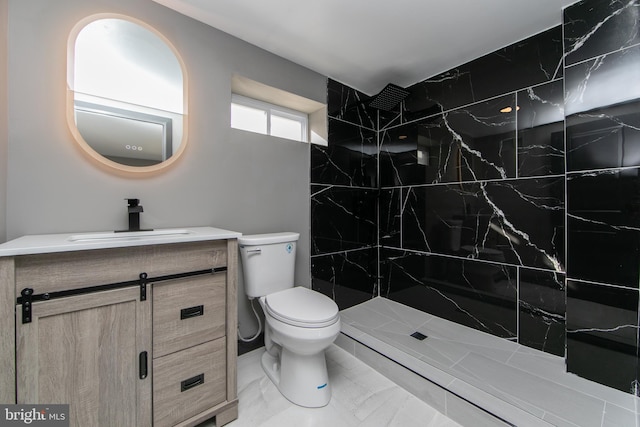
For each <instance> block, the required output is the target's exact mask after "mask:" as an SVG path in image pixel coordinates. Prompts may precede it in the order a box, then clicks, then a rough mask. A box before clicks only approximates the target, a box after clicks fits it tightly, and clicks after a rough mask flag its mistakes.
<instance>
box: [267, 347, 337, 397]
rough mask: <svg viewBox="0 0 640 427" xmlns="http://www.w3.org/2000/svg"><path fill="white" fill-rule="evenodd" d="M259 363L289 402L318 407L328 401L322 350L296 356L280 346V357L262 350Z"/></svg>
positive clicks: (324, 361) (327, 380)
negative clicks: (316, 352)
mask: <svg viewBox="0 0 640 427" xmlns="http://www.w3.org/2000/svg"><path fill="white" fill-rule="evenodd" d="M261 364H262V369H264V372H265V373H266V374H267V376H268V377H269V379H270V380H271V381H272V382H273V383H274V384H275V385H276V387H277V388H278V390H280V393H282V395H283V396H284V397H286V398H287V399H288V400H289V401H291V402H292V403H295V404H296V405H299V406H304V407H307V408H320V407H323V406H326V405H327V404H328V403H329V401H330V400H331V386H330V384H329V375H328V373H327V362H326V360H325V356H324V351H321V352H320V353H318V354H313V355H299V354H295V353H293V352H291V351H289V350H287V349H285V348H282V350H281V352H280V360H278V358H277V357H275V356H272V355H270V354H269V353H267V352H266V351H265V352H264V354H263V355H262V360H261Z"/></svg>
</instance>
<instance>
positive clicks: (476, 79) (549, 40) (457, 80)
mask: <svg viewBox="0 0 640 427" xmlns="http://www.w3.org/2000/svg"><path fill="white" fill-rule="evenodd" d="M559 77H562V29H561V27H560V26H557V27H554V28H551V29H549V30H547V31H545V32H542V33H540V34H537V35H534V36H532V37H529V38H527V39H525V40H522V41H520V42H517V43H514V44H512V45H510V46H507V47H505V48H503V49H500V50H497V51H495V52H493V53H491V54H488V55H485V56H483V57H481V58H478V59H476V60H474V61H471V62H469V63H467V64H464V65H461V66H460V67H457V68H454V69H451V70H449V71H447V72H445V73H442V74H440V75H438V76H435V77H433V78H430V79H427V80H424V81H422V82H420V83H417V84H415V85H413V86H412V87H410V88H409V91H410V92H411V95H409V97H408V98H407V100H406V102H405V110H406V111H405V114H404V117H405V119H406V120H408V121H410V120H415V119H417V118H421V117H426V116H428V115H432V114H437V113H438V112H440V111H446V110H450V109H453V108H457V107H461V106H463V105H467V104H470V103H473V102H477V101H480V100H483V99H488V98H492V97H494V96H498V95H501V94H504V93H508V92H513V91H516V90H518V89H521V88H524V87H529V86H534V85H537V84H540V83H544V82H548V81H551V80H554V79H557V78H559Z"/></svg>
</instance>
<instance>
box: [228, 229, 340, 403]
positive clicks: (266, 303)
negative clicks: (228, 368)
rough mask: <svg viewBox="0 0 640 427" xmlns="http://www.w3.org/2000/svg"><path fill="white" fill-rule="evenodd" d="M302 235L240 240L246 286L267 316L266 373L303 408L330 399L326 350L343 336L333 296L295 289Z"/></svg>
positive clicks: (250, 237) (242, 238) (289, 398)
mask: <svg viewBox="0 0 640 427" xmlns="http://www.w3.org/2000/svg"><path fill="white" fill-rule="evenodd" d="M299 237H300V235H299V234H298V233H289V232H287V233H271V234H255V235H244V236H242V237H240V238H238V244H239V248H240V258H241V260H242V272H243V274H244V287H245V292H246V294H247V296H248V297H249V298H250V299H253V298H258V301H259V302H260V305H261V306H262V310H263V311H264V315H265V336H264V341H265V349H266V350H265V352H264V354H263V355H262V359H261V360H262V368H263V369H264V371H265V373H266V374H267V376H268V377H269V379H271V381H272V382H273V383H274V384H275V385H276V387H277V388H278V390H280V393H282V395H283V396H284V397H286V398H287V399H288V400H290V401H291V402H293V403H295V404H296V405H299V406H304V407H309V408H318V407H322V406H326V405H327V404H328V403H329V400H330V399H331V385H330V384H329V377H328V374H327V364H326V361H325V355H324V351H325V350H326V349H327V348H328V347H329V346H330V345H331V344H332V343H333V342H334V341H335V339H336V338H337V337H338V334H339V333H340V315H339V314H338V306H337V305H336V303H335V302H334V301H333V300H332V299H331V298H329V297H327V296H325V295H323V294H321V293H319V292H316V291H313V290H311V289H308V288H305V287H299V286H298V287H296V286H294V270H295V255H296V243H297V241H298V238H299Z"/></svg>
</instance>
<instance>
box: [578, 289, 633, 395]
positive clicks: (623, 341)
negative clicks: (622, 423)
mask: <svg viewBox="0 0 640 427" xmlns="http://www.w3.org/2000/svg"><path fill="white" fill-rule="evenodd" d="M567 370H568V371H569V372H573V373H575V374H577V375H579V376H581V377H584V378H587V379H590V380H593V381H597V382H599V383H601V384H605V385H608V386H610V387H614V388H617V389H619V390H622V391H625V392H628V393H632V392H634V391H635V388H634V387H635V382H636V380H637V370H638V290H637V289H625V288H618V287H614V286H600V285H595V284H591V283H585V282H580V281H576V280H568V281H567Z"/></svg>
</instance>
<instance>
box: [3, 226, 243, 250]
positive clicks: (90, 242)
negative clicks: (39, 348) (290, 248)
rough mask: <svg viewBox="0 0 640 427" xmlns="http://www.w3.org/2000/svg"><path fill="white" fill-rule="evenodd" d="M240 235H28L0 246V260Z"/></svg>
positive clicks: (207, 231)
mask: <svg viewBox="0 0 640 427" xmlns="http://www.w3.org/2000/svg"><path fill="white" fill-rule="evenodd" d="M240 236H242V234H241V233H238V232H236V231H230V230H223V229H220V228H214V227H184V228H171V229H158V230H153V231H134V232H124V233H115V232H113V231H104V232H94V233H76V234H71V233H63V234H40V235H27V236H23V237H19V238H17V239H14V240H10V241H8V242H6V243H3V244H1V245H0V257H2V256H15V255H32V254H44V253H53V252H71V251H84V250H91V249H107V248H122V247H128V246H143V245H160V244H166V243H181V242H199V241H206V240H221V239H237V238H238V237H240Z"/></svg>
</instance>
